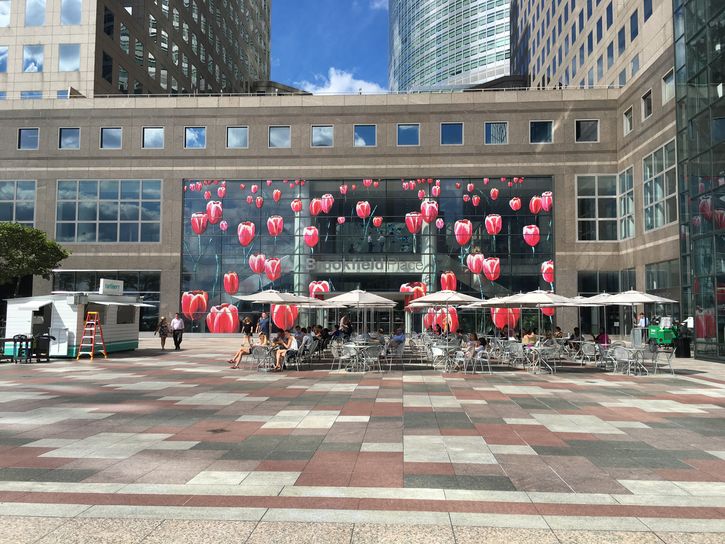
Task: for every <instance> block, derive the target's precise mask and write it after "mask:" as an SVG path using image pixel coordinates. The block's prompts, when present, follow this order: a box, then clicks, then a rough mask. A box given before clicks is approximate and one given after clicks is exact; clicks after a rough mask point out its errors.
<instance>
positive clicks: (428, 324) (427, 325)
mask: <svg viewBox="0 0 725 544" xmlns="http://www.w3.org/2000/svg"><path fill="white" fill-rule="evenodd" d="M435 320H436V311H435V308H428V311H427V312H426V314H425V315H424V316H423V328H424V329H426V330H429V329H432V328H433V324H434V323H435Z"/></svg>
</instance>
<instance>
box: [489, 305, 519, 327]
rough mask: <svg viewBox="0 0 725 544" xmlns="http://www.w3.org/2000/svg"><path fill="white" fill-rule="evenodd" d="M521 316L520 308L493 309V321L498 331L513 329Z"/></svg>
mask: <svg viewBox="0 0 725 544" xmlns="http://www.w3.org/2000/svg"><path fill="white" fill-rule="evenodd" d="M520 315H521V311H520V310H519V309H518V308H491V320H492V321H493V324H494V325H495V326H496V328H497V329H503V328H504V327H508V328H509V329H513V328H514V327H516V323H517V322H518V320H519V317H520Z"/></svg>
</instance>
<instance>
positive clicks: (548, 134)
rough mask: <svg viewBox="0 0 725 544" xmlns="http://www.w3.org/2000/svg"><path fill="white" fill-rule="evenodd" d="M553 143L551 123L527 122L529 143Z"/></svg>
mask: <svg viewBox="0 0 725 544" xmlns="http://www.w3.org/2000/svg"><path fill="white" fill-rule="evenodd" d="M553 141H554V122H553V121H529V143H532V144H550V143H552V142H553Z"/></svg>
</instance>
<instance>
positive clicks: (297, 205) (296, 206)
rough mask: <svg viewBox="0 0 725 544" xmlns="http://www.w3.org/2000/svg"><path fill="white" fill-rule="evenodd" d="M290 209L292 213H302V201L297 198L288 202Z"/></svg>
mask: <svg viewBox="0 0 725 544" xmlns="http://www.w3.org/2000/svg"><path fill="white" fill-rule="evenodd" d="M290 208H292V211H293V212H295V213H300V212H301V211H302V201H301V200H300V199H299V198H295V199H294V200H293V201H292V202H290Z"/></svg>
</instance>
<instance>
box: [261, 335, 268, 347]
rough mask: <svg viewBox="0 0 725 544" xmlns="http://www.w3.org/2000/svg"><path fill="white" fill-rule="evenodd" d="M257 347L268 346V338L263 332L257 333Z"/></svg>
mask: <svg viewBox="0 0 725 544" xmlns="http://www.w3.org/2000/svg"><path fill="white" fill-rule="evenodd" d="M259 345H260V346H268V345H269V338H268V337H267V335H266V334H265V333H263V332H260V333H259Z"/></svg>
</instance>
